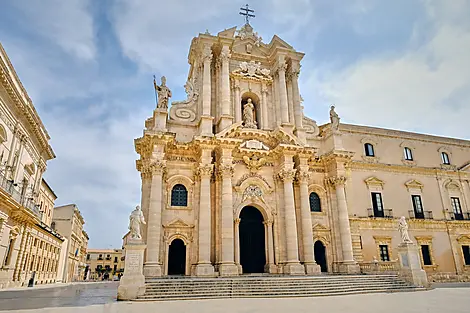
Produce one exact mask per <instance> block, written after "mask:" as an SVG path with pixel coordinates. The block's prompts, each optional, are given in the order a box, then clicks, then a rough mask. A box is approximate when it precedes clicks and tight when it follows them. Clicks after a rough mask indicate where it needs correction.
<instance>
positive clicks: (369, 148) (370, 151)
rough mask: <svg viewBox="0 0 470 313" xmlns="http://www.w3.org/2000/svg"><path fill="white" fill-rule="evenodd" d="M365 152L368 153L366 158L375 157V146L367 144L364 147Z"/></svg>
mask: <svg viewBox="0 0 470 313" xmlns="http://www.w3.org/2000/svg"><path fill="white" fill-rule="evenodd" d="M364 150H365V152H366V156H369V157H373V156H375V153H374V146H373V145H372V144H371V143H366V144H365V145H364Z"/></svg>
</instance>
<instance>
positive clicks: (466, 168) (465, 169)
mask: <svg viewBox="0 0 470 313" xmlns="http://www.w3.org/2000/svg"><path fill="white" fill-rule="evenodd" d="M459 170H460V171H463V172H469V173H470V161H468V162H465V163H464V164H463V165H462V166H461V167H459Z"/></svg>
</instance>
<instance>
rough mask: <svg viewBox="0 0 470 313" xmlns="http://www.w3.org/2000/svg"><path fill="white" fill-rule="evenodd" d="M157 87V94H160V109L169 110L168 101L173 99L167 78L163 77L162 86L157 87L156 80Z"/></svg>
mask: <svg viewBox="0 0 470 313" xmlns="http://www.w3.org/2000/svg"><path fill="white" fill-rule="evenodd" d="M153 84H154V86H155V92H156V93H157V94H158V102H157V108H158V109H168V99H169V98H171V90H170V88H168V87H167V86H166V77H165V76H162V84H161V85H160V86H158V85H157V83H156V82H155V80H154V81H153Z"/></svg>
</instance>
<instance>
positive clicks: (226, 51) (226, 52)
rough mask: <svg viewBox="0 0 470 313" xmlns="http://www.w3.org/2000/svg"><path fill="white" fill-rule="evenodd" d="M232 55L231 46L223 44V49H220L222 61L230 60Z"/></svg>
mask: <svg viewBox="0 0 470 313" xmlns="http://www.w3.org/2000/svg"><path fill="white" fill-rule="evenodd" d="M231 56H232V55H231V54H230V48H229V47H228V46H223V47H222V51H220V56H219V58H220V60H221V61H222V62H228V60H229V59H230V57H231Z"/></svg>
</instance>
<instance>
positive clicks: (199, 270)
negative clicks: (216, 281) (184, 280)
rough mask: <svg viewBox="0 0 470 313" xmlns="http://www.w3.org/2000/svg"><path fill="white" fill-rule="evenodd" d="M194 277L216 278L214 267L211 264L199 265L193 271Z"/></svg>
mask: <svg viewBox="0 0 470 313" xmlns="http://www.w3.org/2000/svg"><path fill="white" fill-rule="evenodd" d="M193 275H194V276H209V277H213V276H215V272H214V266H212V264H210V263H202V264H197V265H196V266H195V267H194V270H193Z"/></svg>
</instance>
